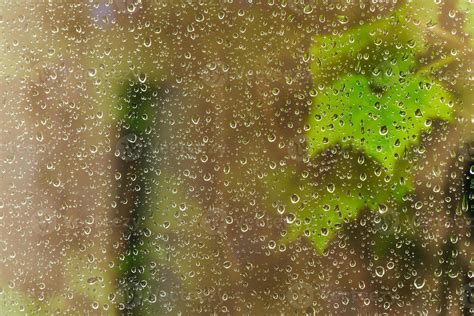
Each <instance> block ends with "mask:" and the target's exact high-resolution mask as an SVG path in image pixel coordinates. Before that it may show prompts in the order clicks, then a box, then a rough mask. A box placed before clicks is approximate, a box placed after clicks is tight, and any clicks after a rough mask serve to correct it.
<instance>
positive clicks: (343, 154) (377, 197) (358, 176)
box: [272, 150, 412, 253]
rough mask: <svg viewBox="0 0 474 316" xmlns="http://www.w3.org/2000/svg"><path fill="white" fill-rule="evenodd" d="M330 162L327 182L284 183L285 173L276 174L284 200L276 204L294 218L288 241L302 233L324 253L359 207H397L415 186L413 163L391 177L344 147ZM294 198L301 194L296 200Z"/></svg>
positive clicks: (325, 174)
mask: <svg viewBox="0 0 474 316" xmlns="http://www.w3.org/2000/svg"><path fill="white" fill-rule="evenodd" d="M331 161H332V163H331V164H330V165H328V166H325V168H321V170H323V171H321V172H320V174H318V175H317V178H318V179H322V180H323V183H320V182H317V180H314V179H307V180H304V179H301V178H300V177H298V176H296V177H295V178H293V179H290V180H289V181H290V183H281V180H279V179H281V178H282V177H277V178H275V179H276V180H275V183H278V184H275V188H274V190H273V191H274V192H278V197H279V199H280V201H272V202H276V203H275V204H276V205H279V207H280V208H284V210H285V211H286V212H287V218H289V225H288V234H287V236H285V238H284V240H283V241H285V242H291V241H294V240H296V239H298V238H299V237H300V236H303V237H306V238H308V239H309V240H310V241H311V243H312V245H313V246H314V248H315V249H316V250H317V251H318V252H319V253H322V252H323V251H324V249H325V248H326V247H327V244H328V243H329V241H330V240H331V239H332V237H333V236H334V234H335V233H336V232H337V231H338V230H339V229H340V228H342V227H343V225H344V224H346V223H348V222H349V221H350V220H353V219H355V218H356V217H357V215H358V212H359V211H360V210H362V209H371V210H379V209H380V210H382V212H387V211H393V210H389V209H388V208H389V207H388V205H396V203H397V202H398V201H400V200H401V198H402V197H403V196H404V195H405V194H406V193H407V192H408V191H409V190H410V189H411V186H412V184H411V182H410V181H409V180H408V179H409V173H408V171H409V168H408V163H403V164H400V165H399V166H398V167H397V172H396V173H395V175H393V176H390V175H388V174H387V173H386V172H385V171H383V170H382V168H381V167H380V166H379V165H378V164H377V163H376V162H374V161H372V160H370V159H366V157H365V156H364V155H363V154H361V153H357V152H352V151H351V152H348V151H344V150H342V151H341V150H339V152H338V153H337V154H336V156H335V157H333V158H331ZM324 169H326V170H324ZM279 188H280V189H279ZM284 188H293V190H285V189H284ZM295 188H296V189H295ZM294 197H297V198H298V202H297V203H294V201H295V198H294ZM282 206H283V207H282Z"/></svg>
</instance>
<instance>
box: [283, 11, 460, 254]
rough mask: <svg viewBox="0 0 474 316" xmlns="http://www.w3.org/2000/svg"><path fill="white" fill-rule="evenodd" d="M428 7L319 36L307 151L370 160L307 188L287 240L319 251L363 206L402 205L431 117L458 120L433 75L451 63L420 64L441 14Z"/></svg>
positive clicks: (340, 168)
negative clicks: (414, 151) (414, 150)
mask: <svg viewBox="0 0 474 316" xmlns="http://www.w3.org/2000/svg"><path fill="white" fill-rule="evenodd" d="M429 8H431V10H426V11H425V13H424V15H423V16H421V17H420V16H417V18H418V19H415V18H414V14H412V12H414V10H413V8H412V7H410V5H409V4H407V5H404V6H401V7H400V8H398V9H397V10H396V11H395V12H393V13H392V14H391V15H390V16H388V17H384V18H382V19H380V20H377V21H375V22H372V23H368V24H365V25H362V26H359V27H354V28H351V29H349V30H347V31H345V32H343V33H339V34H331V35H325V36H317V37H316V38H315V39H314V41H313V45H312V47H311V48H310V52H311V54H312V56H314V59H313V62H312V65H311V73H312V75H313V79H314V86H315V89H314V91H313V95H315V96H314V98H313V106H312V109H311V111H310V115H309V118H308V126H310V129H309V130H308V131H307V133H306V139H307V144H308V152H309V154H310V156H311V157H312V158H313V160H314V159H317V157H318V156H319V155H321V153H324V152H325V151H326V150H328V149H330V148H336V147H338V148H342V149H343V150H346V151H349V152H352V153H360V154H362V155H363V156H364V160H367V161H369V163H364V164H360V165H357V164H354V163H353V162H350V161H349V162H347V161H346V162H345V161H344V160H341V159H339V160H338V161H337V162H336V163H334V164H333V165H332V166H331V167H330V168H329V169H330V171H329V172H327V175H325V176H324V179H326V180H325V181H327V183H333V184H331V185H332V187H331V188H330V189H329V190H326V187H325V185H323V186H321V185H320V186H319V188H318V187H316V188H315V189H313V190H311V189H309V190H310V191H312V193H310V194H312V197H310V196H309V197H308V199H307V201H306V202H305V205H304V206H303V207H301V208H300V209H298V210H297V213H296V214H297V217H298V218H299V220H298V221H296V223H297V224H298V225H294V224H293V225H290V226H289V234H288V239H289V240H294V239H296V238H298V237H299V236H301V235H302V234H303V235H305V236H307V237H308V238H310V240H311V241H312V243H313V245H314V247H315V248H316V249H317V250H318V251H320V252H321V251H323V250H324V249H325V248H326V246H327V243H328V242H329V240H330V239H331V237H332V236H333V235H334V232H335V230H336V229H338V228H339V227H341V225H342V224H343V223H344V222H347V221H348V220H350V219H353V218H355V217H356V216H357V213H358V212H359V211H360V210H361V209H363V208H369V209H372V210H374V209H382V210H383V211H385V210H386V206H385V204H384V203H388V201H391V202H394V203H395V204H396V203H397V202H399V201H401V199H402V197H403V195H404V194H405V193H406V192H408V191H409V190H410V189H411V180H410V164H409V162H408V158H407V154H408V153H409V148H410V147H411V146H413V145H414V144H417V143H418V142H419V140H420V136H421V134H422V133H423V132H426V131H429V129H430V128H431V125H432V121H433V120H443V121H450V120H452V118H453V96H452V95H451V94H450V93H449V92H448V91H447V90H446V89H445V88H444V87H443V86H442V85H441V84H440V83H439V82H437V81H436V80H435V79H434V78H432V77H431V76H430V72H431V71H432V70H433V68H436V67H439V66H440V65H441V66H442V65H444V64H446V63H448V62H449V60H448V59H446V60H437V61H435V62H434V63H433V64H431V65H428V66H423V65H421V63H420V62H419V61H418V60H419V56H420V55H422V54H425V53H426V52H428V51H429V46H428V42H427V40H426V36H425V31H426V29H427V28H428V27H429V26H430V25H432V23H433V20H436V16H437V7H436V5H435V4H432V5H428V4H426V7H425V8H424V9H429ZM341 173H344V175H342V174H341ZM344 179H346V180H344ZM314 192H316V195H317V196H314ZM381 205H383V206H381Z"/></svg>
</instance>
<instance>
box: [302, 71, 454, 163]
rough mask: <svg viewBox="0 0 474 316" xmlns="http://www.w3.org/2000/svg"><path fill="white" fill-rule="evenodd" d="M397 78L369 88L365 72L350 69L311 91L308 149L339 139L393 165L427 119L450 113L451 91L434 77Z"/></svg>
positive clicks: (324, 146)
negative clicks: (381, 86)
mask: <svg viewBox="0 0 474 316" xmlns="http://www.w3.org/2000/svg"><path fill="white" fill-rule="evenodd" d="M400 81H402V82H400V83H399V84H394V85H393V86H391V87H389V88H388V89H387V92H385V93H374V92H373V88H371V86H370V83H369V80H368V79H367V77H364V76H361V75H351V74H349V75H346V76H345V77H343V78H342V79H340V80H338V81H337V82H336V83H334V84H333V86H332V87H331V88H330V89H326V90H325V91H323V92H322V93H320V94H319V95H318V96H317V97H315V98H314V100H313V108H312V111H311V114H310V116H309V122H308V123H309V125H310V126H311V129H310V130H309V131H308V133H307V140H308V144H309V152H310V154H311V155H312V156H314V155H315V154H317V153H318V152H321V151H323V150H325V149H327V148H329V147H332V146H334V145H336V144H340V145H342V146H343V147H352V148H355V149H357V150H360V151H363V152H364V153H365V154H366V155H367V156H369V157H371V158H373V159H375V160H376V161H378V162H379V163H380V164H382V165H383V166H384V167H385V168H387V169H388V170H389V171H393V169H394V167H395V164H396V163H397V161H398V160H399V159H400V158H401V157H402V156H403V154H404V152H405V150H406V149H407V148H408V147H409V146H410V145H412V144H415V143H417V142H418V141H419V137H420V134H421V132H423V131H426V130H428V129H429V127H430V125H431V123H430V122H431V120H433V119H443V120H449V119H450V118H451V117H452V113H453V110H452V108H451V106H450V103H449V101H450V100H451V97H450V94H449V93H448V92H447V91H446V90H445V89H444V88H443V87H442V86H441V85H440V84H439V83H437V82H435V81H432V80H429V79H428V78H425V77H423V76H419V75H414V76H412V77H411V78H407V79H402V78H400Z"/></svg>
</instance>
